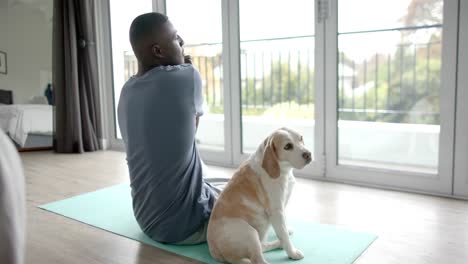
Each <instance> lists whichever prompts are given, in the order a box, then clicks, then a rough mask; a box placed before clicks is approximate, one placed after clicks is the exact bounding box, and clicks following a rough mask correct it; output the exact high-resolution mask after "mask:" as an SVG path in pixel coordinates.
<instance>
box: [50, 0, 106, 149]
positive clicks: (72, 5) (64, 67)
mask: <svg viewBox="0 0 468 264" xmlns="http://www.w3.org/2000/svg"><path fill="white" fill-rule="evenodd" d="M94 39H95V23H94V5H93V0H55V1H54V23H53V91H54V101H55V107H54V109H55V111H54V113H55V123H54V125H55V135H54V149H55V151H57V152H62V153H82V152H84V151H95V150H98V149H99V142H98V139H99V138H101V133H102V131H101V127H100V126H101V122H100V119H99V118H100V116H99V113H98V110H99V89H98V79H97V78H98V76H97V55H96V45H95V43H94Z"/></svg>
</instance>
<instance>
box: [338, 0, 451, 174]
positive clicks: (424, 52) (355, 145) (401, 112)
mask: <svg viewBox="0 0 468 264" xmlns="http://www.w3.org/2000/svg"><path fill="white" fill-rule="evenodd" d="M349 2H350V1H339V8H338V9H339V13H338V21H339V32H338V48H339V51H338V59H339V64H338V75H339V76H338V107H339V109H338V114H339V122H338V141H339V144H338V149H339V151H338V152H339V154H338V156H339V157H338V160H339V163H340V164H351V165H359V166H369V167H379V168H387V169H397V170H409V171H419V172H428V173H435V172H437V167H438V150H439V131H440V126H439V124H440V102H439V90H440V88H441V87H440V71H441V49H442V1H440V0H428V1H413V0H401V1H378V3H377V1H368V0H359V1H352V5H351V4H350V3H349ZM370 7H372V8H370ZM361 19H365V20H367V22H366V23H364V22H363V21H361ZM388 28H398V29H397V30H386V29H388ZM354 30H362V31H365V32H362V31H361V32H349V31H354Z"/></svg>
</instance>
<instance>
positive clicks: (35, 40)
mask: <svg viewBox="0 0 468 264" xmlns="http://www.w3.org/2000/svg"><path fill="white" fill-rule="evenodd" d="M52 8H53V0H41V1H32V0H29V1H24V0H21V1H11V0H10V1H9V2H8V4H3V5H1V6H0V50H2V51H4V52H6V53H7V57H8V74H7V75H4V74H0V89H3V90H12V91H13V101H14V103H17V104H21V103H27V102H28V100H29V99H30V98H31V97H32V96H38V95H43V93H44V89H45V88H46V85H47V82H48V81H51V80H49V79H50V78H51V72H52V20H51V17H52V16H51V15H52Z"/></svg>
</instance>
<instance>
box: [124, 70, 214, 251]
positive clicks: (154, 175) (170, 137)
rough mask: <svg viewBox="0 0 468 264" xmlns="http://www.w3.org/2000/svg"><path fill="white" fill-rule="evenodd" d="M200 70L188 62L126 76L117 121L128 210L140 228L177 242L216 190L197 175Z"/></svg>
mask: <svg viewBox="0 0 468 264" xmlns="http://www.w3.org/2000/svg"><path fill="white" fill-rule="evenodd" d="M202 101H203V98H202V83H201V78H200V73H199V72H198V71H197V70H196V69H195V68H194V67H193V66H192V65H189V64H183V65H177V66H161V67H156V68H154V69H152V70H150V71H148V72H146V73H145V74H144V75H142V76H139V77H132V78H130V79H129V80H128V81H127V83H125V85H124V87H123V88H122V92H121V94H120V100H119V106H118V120H119V126H120V131H121V134H122V138H123V141H124V142H125V148H126V152H127V164H128V169H129V173H130V185H131V189H132V198H133V211H134V214H135V217H136V219H137V222H138V224H139V225H140V227H141V228H142V230H143V231H144V232H145V233H146V234H147V235H148V236H150V237H151V238H152V239H154V240H156V241H160V242H167V243H174V242H179V241H182V240H184V239H186V238H187V237H189V236H190V235H191V234H193V233H194V232H195V231H197V229H198V228H200V227H201V226H202V225H203V224H204V223H205V222H206V221H208V218H209V216H210V214H211V210H212V208H213V204H214V201H215V199H216V192H215V191H214V190H213V189H212V186H211V185H209V184H208V183H206V182H205V181H204V180H203V178H202V165H201V160H200V157H199V154H198V151H197V148H196V145H195V132H196V125H195V117H196V116H200V115H202V114H203V112H202Z"/></svg>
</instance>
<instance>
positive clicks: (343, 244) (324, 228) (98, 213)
mask: <svg viewBox="0 0 468 264" xmlns="http://www.w3.org/2000/svg"><path fill="white" fill-rule="evenodd" d="M39 207H40V208H42V209H45V210H48V211H51V212H54V213H57V214H60V215H63V216H66V217H69V218H72V219H75V220H78V221H80V222H83V223H85V224H88V225H91V226H95V227H98V228H101V229H104V230H106V231H109V232H112V233H114V234H117V235H121V236H124V237H127V238H130V239H134V240H137V241H140V242H142V243H145V244H148V245H152V246H155V247H158V248H161V249H164V250H167V251H170V252H173V253H175V254H178V255H183V256H186V257H189V258H192V259H196V260H199V261H201V262H205V263H209V264H211V263H219V262H217V261H215V260H213V259H212V258H211V256H210V253H209V251H208V246H207V245H206V244H201V245H196V246H173V245H167V244H161V243H158V242H155V241H153V240H151V239H150V238H148V237H147V236H146V235H145V234H143V233H142V231H141V230H140V228H139V226H138V224H137V222H136V220H135V218H134V216H133V211H132V202H131V196H130V187H129V186H128V184H120V185H116V186H112V187H109V188H105V189H101V190H98V191H95V192H91V193H86V194H82V195H78V196H75V197H72V198H69V199H65V200H61V201H57V202H53V203H49V204H45V205H41V206H39ZM289 225H290V226H291V227H292V228H293V230H295V233H294V234H293V235H292V236H291V239H292V241H293V243H294V245H295V246H296V247H297V248H298V249H300V250H301V251H302V252H303V253H304V255H305V257H304V259H302V260H300V261H293V260H290V259H288V258H287V256H286V253H285V252H284V251H283V250H275V251H272V252H267V253H265V258H266V260H267V261H268V262H270V263H271V264H274V263H298V264H299V263H301V264H302V263H304V264H306V263H307V264H308V263H313V264H321V263H323V264H349V263H353V262H354V261H355V260H356V259H357V258H358V257H359V256H360V255H361V254H362V253H363V252H364V251H365V250H366V249H367V247H369V245H370V244H371V243H372V242H373V241H374V240H375V239H376V238H377V236H375V235H373V234H367V233H362V232H355V231H351V230H347V229H343V228H338V227H334V226H330V225H322V224H314V223H308V222H304V221H294V219H291V221H289ZM271 236H272V237H271V238H273V234H272V235H271Z"/></svg>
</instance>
